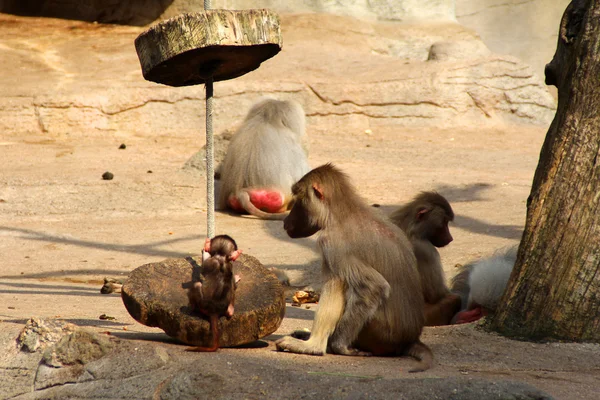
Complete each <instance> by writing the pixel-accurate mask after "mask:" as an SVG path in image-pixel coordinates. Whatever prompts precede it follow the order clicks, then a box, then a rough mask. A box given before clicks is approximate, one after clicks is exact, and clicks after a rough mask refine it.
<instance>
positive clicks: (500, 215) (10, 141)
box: [0, 118, 600, 399]
mask: <svg viewBox="0 0 600 400" xmlns="http://www.w3.org/2000/svg"><path fill="white" fill-rule="evenodd" d="M339 120H340V121H341V122H340V123H339V124H338V125H335V126H333V127H331V126H329V127H327V128H325V127H323V126H320V125H319V124H314V123H311V121H312V122H315V121H314V120H312V119H311V118H309V119H308V134H309V136H310V144H311V150H310V156H309V161H310V163H311V165H312V166H318V165H321V164H323V163H325V162H333V163H335V164H336V165H337V166H339V167H340V168H342V169H343V170H344V171H346V172H347V173H348V174H349V175H350V176H351V178H352V180H353V181H354V183H355V185H356V187H357V189H358V190H359V192H360V193H361V194H362V195H363V196H364V197H365V198H366V199H367V200H368V201H369V202H370V203H378V204H380V205H381V210H382V211H383V212H385V213H390V212H391V211H392V210H394V209H395V207H397V206H398V205H399V204H402V203H403V202H405V201H407V200H409V199H410V198H411V197H412V196H414V195H415V194H416V193H418V192H419V191H421V190H432V189H433V190H437V191H439V192H440V193H442V194H443V195H445V196H446V197H447V198H448V199H449V200H450V202H451V204H452V206H453V208H454V211H455V213H456V220H455V222H454V223H453V225H452V227H451V230H452V233H453V235H454V238H455V240H454V242H452V243H451V244H450V245H449V246H448V247H447V248H444V249H442V250H441V255H442V260H443V263H444V267H445V270H446V273H447V275H448V277H451V276H452V275H453V274H454V272H455V265H456V264H461V263H465V262H467V261H469V260H473V259H476V258H479V257H481V256H485V255H488V254H491V253H492V252H493V251H494V250H496V249H498V248H501V247H503V246H507V245H512V244H516V243H517V242H518V240H519V239H520V235H521V232H522V229H523V225H524V219H525V211H526V207H525V202H526V199H527V196H528V194H529V190H530V185H531V181H532V177H533V173H534V171H535V167H536V165H537V160H538V155H539V150H540V148H541V144H542V141H543V138H544V135H545V131H546V129H547V127H532V126H518V127H515V126H501V127H496V128H481V127H472V128H461V129H429V128H427V129H417V128H410V129H406V128H399V127H398V126H395V125H391V124H386V122H385V120H380V121H372V124H371V125H369V126H363V125H360V124H355V123H354V121H353V120H351V119H349V120H347V121H343V120H342V119H339ZM367 128H368V129H371V131H372V133H370V134H367V133H366V132H365V130H366V129H367ZM121 143H125V144H126V145H127V148H126V149H119V145H120V144H121ZM202 145H203V139H202V135H201V132H200V133H198V135H193V134H189V135H188V134H182V135H180V136H178V137H168V136H140V135H127V134H126V133H123V132H120V133H119V135H97V134H89V135H79V136H76V137H71V136H69V135H60V136H58V135H49V134H46V135H37V134H33V133H28V132H23V131H21V130H18V129H16V130H15V129H13V130H11V129H5V130H3V131H0V321H1V322H0V329H8V330H15V329H16V328H15V327H16V326H20V325H22V324H24V322H25V321H26V320H27V319H28V318H30V317H32V316H41V317H56V318H62V319H65V320H68V321H70V322H74V323H76V324H78V325H81V326H88V327H92V328H94V329H98V330H102V331H107V330H108V331H111V332H113V333H114V334H115V335H118V336H120V337H123V338H127V339H131V340H150V341H152V342H155V343H157V346H168V347H169V348H170V349H171V350H172V351H179V350H178V349H180V348H182V347H183V346H180V345H177V344H173V343H171V342H169V341H168V340H167V338H166V336H165V335H164V334H163V333H161V331H160V330H158V329H154V328H148V327H144V326H142V325H140V324H139V323H137V322H135V321H134V320H133V319H132V318H131V317H130V316H129V315H128V313H127V311H126V310H125V308H124V307H123V304H122V302H121V299H120V297H119V296H118V295H101V294H100V292H99V289H100V287H101V285H102V278H103V277H105V276H111V277H126V276H127V274H128V273H129V272H130V271H132V270H133V269H134V268H136V267H138V266H140V265H142V264H145V263H149V262H154V261H159V260H162V259H164V258H167V257H181V256H186V255H189V254H197V253H199V251H200V249H201V247H202V244H203V241H204V237H205V226H206V217H205V214H206V201H205V178H204V177H202V176H201V175H200V174H198V173H194V172H190V171H184V170H182V166H183V165H184V163H185V161H186V160H188V159H189V158H190V157H191V156H192V155H193V154H194V153H195V152H196V151H197V150H198V149H199V148H200V147H201V146H202ZM105 171H110V172H112V173H113V174H114V179H113V180H111V181H105V180H102V179H101V176H102V174H103V173H104V172H105ZM216 224H217V232H218V233H228V234H230V235H232V236H233V237H234V238H235V239H236V240H237V242H238V244H239V245H240V247H241V248H243V249H244V251H245V252H246V253H248V254H251V255H253V256H255V257H257V258H258V259H259V260H260V261H261V262H262V263H263V264H265V265H266V266H276V267H278V268H281V269H284V270H286V271H288V273H289V275H290V278H291V281H292V285H294V286H298V287H302V286H305V285H318V282H319V258H318V255H317V253H316V252H315V241H314V238H308V239H302V240H291V239H289V238H287V237H286V235H285V232H284V231H283V229H282V223H281V222H275V221H260V220H256V219H251V218H243V217H239V216H233V215H229V214H225V213H217V216H216ZM315 308H316V306H314V305H312V306H309V307H303V308H294V307H288V309H287V314H286V319H285V320H284V322H283V324H282V325H281V327H280V328H279V330H278V331H277V332H276V333H275V334H274V335H272V336H270V337H268V338H265V341H264V342H263V345H261V346H257V347H256V348H252V347H249V348H243V349H223V350H221V351H222V353H220V354H221V356H218V357H228V358H232V359H233V358H235V357H237V358H238V359H239V360H251V359H260V360H263V361H264V360H267V361H271V362H272V363H273V364H274V365H277V366H279V367H281V368H283V369H294V370H298V371H307V370H311V371H321V372H323V373H329V372H331V373H343V374H349V375H357V376H358V375H360V376H382V377H384V378H394V377H398V376H401V375H405V376H406V377H407V378H409V377H408V375H407V374H406V370H407V369H408V368H409V366H410V365H411V364H410V363H411V361H410V360H398V359H389V358H348V357H341V356H326V357H307V356H296V355H291V354H280V353H277V352H275V351H274V345H273V343H272V340H274V339H276V338H278V337H280V336H281V335H285V334H288V333H289V332H291V331H292V330H294V329H298V328H310V326H311V320H312V315H313V312H314V310H315ZM101 314H107V315H110V316H112V317H115V320H113V321H105V320H100V319H99V318H98V317H99V316H100V315H101ZM165 340H167V342H166V343H165ZM423 340H424V342H425V343H427V344H429V345H430V346H431V347H432V349H433V351H434V353H435V355H436V360H437V364H436V366H435V368H434V369H432V370H430V371H428V372H425V373H423V374H420V377H426V378H427V377H432V378H433V377H456V376H469V377H485V378H490V379H511V380H517V381H522V382H526V383H529V384H532V385H534V386H535V387H537V388H539V389H542V390H544V391H547V392H548V393H550V394H552V395H553V396H555V397H556V398H559V399H595V398H597V396H598V394H597V393H598V388H599V387H600V386H599V385H600V346H598V345H591V344H534V343H525V342H515V341H510V340H507V339H504V338H501V337H498V336H496V335H493V334H488V333H484V332H482V331H480V330H479V329H477V328H476V327H475V326H474V325H469V326H459V327H438V328H426V329H425V333H424V336H423ZM187 356H189V355H187ZM208 356H210V355H202V357H208ZM240 362H241V361H240Z"/></svg>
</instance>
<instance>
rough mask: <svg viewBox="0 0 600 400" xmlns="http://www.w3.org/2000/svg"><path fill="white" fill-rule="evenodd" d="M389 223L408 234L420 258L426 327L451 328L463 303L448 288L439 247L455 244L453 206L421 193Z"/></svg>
mask: <svg viewBox="0 0 600 400" xmlns="http://www.w3.org/2000/svg"><path fill="white" fill-rule="evenodd" d="M390 219H391V220H392V222H393V223H394V224H396V225H397V226H399V227H400V228H401V229H402V230H403V231H404V232H405V233H406V235H407V236H408V239H409V240H410V242H411V244H412V247H413V251H414V253H415V257H416V258H417V265H418V269H419V275H420V277H421V285H422V287H423V296H424V298H425V324H426V325H429V326H431V325H447V324H449V323H450V320H451V319H452V317H453V316H454V314H455V313H456V312H458V310H459V309H460V299H459V298H458V296H456V295H453V294H451V293H450V290H449V289H448V286H446V279H445V276H444V269H443V267H442V262H441V259H440V253H439V252H438V250H437V249H436V247H443V246H446V245H447V244H449V243H450V242H451V241H452V235H451V234H450V230H449V229H448V222H450V221H452V220H454V212H453V211H452V207H451V206H450V203H448V200H446V198H444V196H442V195H440V194H439V193H436V192H422V193H420V194H419V195H417V196H416V197H415V198H414V199H413V200H412V201H411V202H409V203H407V204H406V205H404V206H402V207H400V208H399V209H398V210H396V211H395V212H394V213H392V215H391V216H390Z"/></svg>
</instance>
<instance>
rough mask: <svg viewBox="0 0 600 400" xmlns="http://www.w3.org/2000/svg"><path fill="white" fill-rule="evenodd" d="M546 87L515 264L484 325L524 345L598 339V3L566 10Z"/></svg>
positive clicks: (581, 2) (589, 0) (586, 0)
mask: <svg viewBox="0 0 600 400" xmlns="http://www.w3.org/2000/svg"><path fill="white" fill-rule="evenodd" d="M545 72H546V83H547V84H553V85H556V86H557V87H558V94H559V97H558V109H557V112H556V116H555V117H554V121H553V122H552V125H551V126H550V129H549V130H548V133H547V135H546V140H545V142H544V145H543V147H542V151H541V154H540V160H539V164H538V167H537V170H536V173H535V177H534V180H533V186H532V189H531V194H530V196H529V200H528V209H527V221H526V226H525V232H524V233H523V238H522V240H521V245H520V247H519V252H518V256H517V262H516V264H515V268H514V270H513V273H512V276H511V279H510V281H509V284H508V286H507V289H506V291H505V293H504V296H503V298H502V301H501V304H503V305H504V307H500V308H499V310H498V312H497V313H496V314H495V315H494V316H493V318H492V320H491V323H490V326H491V328H492V329H493V330H496V331H498V332H500V333H502V334H504V335H507V336H513V337H520V338H526V339H533V340H540V339H562V340H572V341H599V340H600V203H599V201H600V159H599V158H598V155H599V153H600V0H573V1H572V2H571V4H569V6H568V7H567V10H566V11H565V13H564V15H563V18H562V21H561V24H560V32H559V40H558V45H557V49H556V53H555V55H554V58H553V60H552V61H551V62H550V64H548V65H547V66H546V71H545Z"/></svg>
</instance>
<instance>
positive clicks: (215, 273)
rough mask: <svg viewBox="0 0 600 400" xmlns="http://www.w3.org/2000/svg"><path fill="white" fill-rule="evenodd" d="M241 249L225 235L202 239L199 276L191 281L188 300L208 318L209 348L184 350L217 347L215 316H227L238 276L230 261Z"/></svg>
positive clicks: (207, 349)
mask: <svg viewBox="0 0 600 400" xmlns="http://www.w3.org/2000/svg"><path fill="white" fill-rule="evenodd" d="M240 254H241V251H240V250H238V248H237V244H236V243H235V240H233V239H232V238H231V237H230V236H228V235H218V236H215V237H214V238H212V240H211V239H208V238H207V239H206V242H205V244H204V251H203V253H202V265H201V270H200V279H199V280H196V281H194V282H193V283H192V287H191V288H190V289H189V290H188V299H189V302H190V307H191V308H192V310H193V311H195V312H198V313H201V314H203V315H205V316H207V317H209V321H210V329H211V332H212V336H213V342H212V345H211V346H210V347H192V348H189V349H188V351H216V350H217V349H218V348H219V334H220V332H219V326H218V325H219V318H220V317H221V316H226V317H227V318H231V316H232V315H233V312H234V303H235V289H236V286H237V282H238V281H239V279H240V278H239V276H238V275H234V274H233V261H235V260H236V259H237V258H238V257H239V255H240Z"/></svg>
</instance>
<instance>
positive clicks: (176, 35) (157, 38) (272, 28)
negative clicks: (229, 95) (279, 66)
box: [135, 10, 282, 86]
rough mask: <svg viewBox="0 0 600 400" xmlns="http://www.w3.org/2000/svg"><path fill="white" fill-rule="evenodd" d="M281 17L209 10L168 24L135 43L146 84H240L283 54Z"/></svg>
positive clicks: (183, 16) (173, 20)
mask: <svg viewBox="0 0 600 400" xmlns="http://www.w3.org/2000/svg"><path fill="white" fill-rule="evenodd" d="M281 45H282V38H281V32H280V29H279V16H278V15H277V14H275V13H273V12H271V11H269V10H240V11H235V10H207V11H204V12H198V13H190V14H182V15H179V16H177V17H174V18H171V19H168V20H166V21H163V22H161V23H159V24H157V25H155V26H153V27H151V28H150V29H148V30H147V31H145V32H143V33H142V34H140V35H139V36H138V37H137V39H136V40H135V48H136V50H137V54H138V57H139V59H140V64H141V65H142V73H143V75H144V78H145V79H147V80H149V81H153V82H157V83H163V84H165V85H169V86H188V85H197V84H201V83H204V82H205V80H206V78H208V77H209V76H211V75H212V76H213V79H214V81H221V80H227V79H232V78H237V77H238V76H241V75H244V74H246V73H248V72H250V71H253V70H255V69H256V68H258V67H259V66H260V64H261V63H262V62H263V61H265V60H267V59H269V58H271V57H273V56H274V55H276V54H277V53H279V51H280V50H281Z"/></svg>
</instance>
